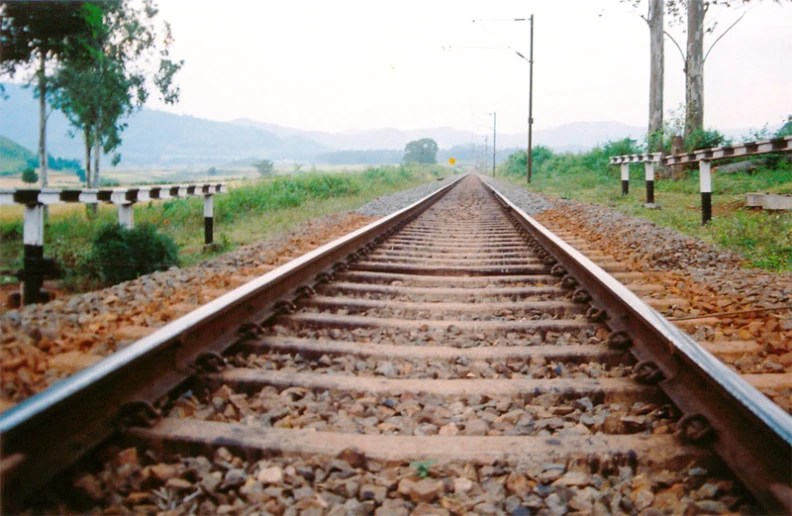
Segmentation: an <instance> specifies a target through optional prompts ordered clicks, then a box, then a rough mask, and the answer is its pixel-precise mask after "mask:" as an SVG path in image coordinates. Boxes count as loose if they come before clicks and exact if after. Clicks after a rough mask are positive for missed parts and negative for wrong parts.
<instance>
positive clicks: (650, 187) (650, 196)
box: [644, 161, 655, 204]
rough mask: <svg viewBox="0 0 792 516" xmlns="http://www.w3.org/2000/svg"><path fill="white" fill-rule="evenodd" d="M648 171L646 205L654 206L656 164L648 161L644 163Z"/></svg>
mask: <svg viewBox="0 0 792 516" xmlns="http://www.w3.org/2000/svg"><path fill="white" fill-rule="evenodd" d="M644 167H645V169H646V204H654V202H655V199H654V163H653V162H652V161H647V162H645V163H644Z"/></svg>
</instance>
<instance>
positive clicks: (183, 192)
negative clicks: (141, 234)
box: [0, 183, 228, 304]
mask: <svg viewBox="0 0 792 516" xmlns="http://www.w3.org/2000/svg"><path fill="white" fill-rule="evenodd" d="M226 192H228V189H227V188H226V185H225V183H198V184H190V185H186V184H182V185H163V186H141V187H129V188H99V189H90V188H86V189H74V188H39V189H36V188H12V189H8V188H3V189H0V206H13V205H23V206H24V209H25V211H24V221H23V236H22V238H23V242H24V246H25V254H24V268H23V269H22V271H20V272H19V273H17V276H18V277H19V278H20V279H21V280H22V282H23V293H22V297H23V301H24V303H25V304H29V303H37V302H39V300H40V299H41V287H42V285H43V283H44V277H45V276H47V275H50V274H52V273H53V271H54V270H55V265H54V263H52V262H51V261H50V260H47V259H46V258H44V206H50V205H53V204H64V203H80V204H115V205H116V206H118V223H119V224H120V225H121V226H123V227H125V228H128V229H132V228H134V227H135V215H134V205H135V204H136V203H139V202H148V201H155V200H164V199H174V198H181V197H191V196H202V197H203V198H204V209H203V212H204V242H205V243H206V244H207V245H209V244H212V242H213V241H214V196H215V195H216V194H219V193H226Z"/></svg>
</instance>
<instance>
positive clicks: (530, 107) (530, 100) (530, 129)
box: [527, 14, 534, 183]
mask: <svg viewBox="0 0 792 516" xmlns="http://www.w3.org/2000/svg"><path fill="white" fill-rule="evenodd" d="M530 21H531V50H530V54H529V57H528V160H527V161H528V164H527V167H528V172H527V174H528V182H529V183H530V182H531V161H533V149H532V146H533V142H532V140H533V138H532V137H533V62H534V59H533V42H534V15H533V14H532V15H531V18H530Z"/></svg>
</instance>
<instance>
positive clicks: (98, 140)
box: [93, 108, 102, 188]
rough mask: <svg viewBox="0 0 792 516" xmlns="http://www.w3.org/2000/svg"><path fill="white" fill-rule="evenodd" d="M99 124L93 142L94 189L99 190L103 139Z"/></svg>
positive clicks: (95, 129)
mask: <svg viewBox="0 0 792 516" xmlns="http://www.w3.org/2000/svg"><path fill="white" fill-rule="evenodd" d="M101 116H102V115H101V108H99V116H98V117H97V118H99V119H101ZM100 129H101V128H100V127H99V122H97V124H96V126H95V127H94V134H93V142H94V170H93V176H94V185H93V186H94V188H99V157H100V156H101V155H102V137H101V136H99V135H100Z"/></svg>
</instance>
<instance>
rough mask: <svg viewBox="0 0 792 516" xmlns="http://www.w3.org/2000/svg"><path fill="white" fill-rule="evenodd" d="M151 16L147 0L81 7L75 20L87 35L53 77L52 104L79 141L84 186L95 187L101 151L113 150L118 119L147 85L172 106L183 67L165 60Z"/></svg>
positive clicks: (166, 39)
mask: <svg viewBox="0 0 792 516" xmlns="http://www.w3.org/2000/svg"><path fill="white" fill-rule="evenodd" d="M157 12H158V11H157V7H156V4H155V3H154V2H153V0H143V1H142V2H133V1H131V0H116V1H113V2H100V3H97V4H93V3H85V4H84V6H83V9H82V12H81V16H82V17H83V19H84V21H85V24H86V26H87V27H88V31H86V32H84V33H82V34H81V35H80V36H79V37H77V38H75V40H74V41H73V44H71V45H70V46H69V48H68V52H67V59H65V60H64V65H63V66H62V67H61V69H60V70H59V72H58V74H57V75H56V78H55V79H56V82H57V84H58V86H59V90H58V94H57V96H56V99H55V102H56V105H57V106H58V107H59V108H60V109H62V110H63V111H64V113H66V115H67V116H68V117H69V120H70V121H71V123H72V125H73V126H74V127H76V128H78V129H79V130H81V131H82V133H83V137H84V139H85V161H86V176H87V178H86V179H87V182H88V183H89V186H93V187H98V186H99V185H100V184H101V177H100V172H99V164H100V158H101V154H102V152H103V151H104V152H105V153H110V152H112V151H113V150H115V149H116V148H118V146H119V145H120V144H121V132H122V131H123V130H124V129H125V128H126V127H127V124H126V122H125V121H124V119H125V118H126V117H129V116H131V115H132V114H134V113H135V112H137V111H138V110H139V109H140V108H142V106H143V104H145V102H146V100H147V99H148V95H149V89H150V88H151V87H152V86H153V87H155V88H156V89H157V91H159V93H160V94H161V96H162V99H163V100H164V101H165V103H167V104H173V103H175V102H177V101H178V98H179V88H178V86H176V85H175V84H174V82H173V78H174V75H175V74H176V72H178V71H179V69H181V67H182V65H183V64H184V63H183V61H173V60H171V59H170V58H169V47H170V45H171V43H172V42H173V37H172V34H171V30H170V25H168V23H167V22H164V23H163V26H162V27H159V26H157V25H156V24H155V22H154V19H155V17H156V15H157ZM152 58H155V59H158V60H159V64H158V70H157V72H156V73H154V74H152V73H151V72H149V70H148V67H147V63H148V62H149V61H150V60H151V59H152ZM152 83H153V84H152ZM92 147H93V148H92ZM91 154H93V171H91V168H90V165H91V163H90V162H91ZM118 161H120V155H115V156H114V157H113V165H115V164H117V163H118Z"/></svg>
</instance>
